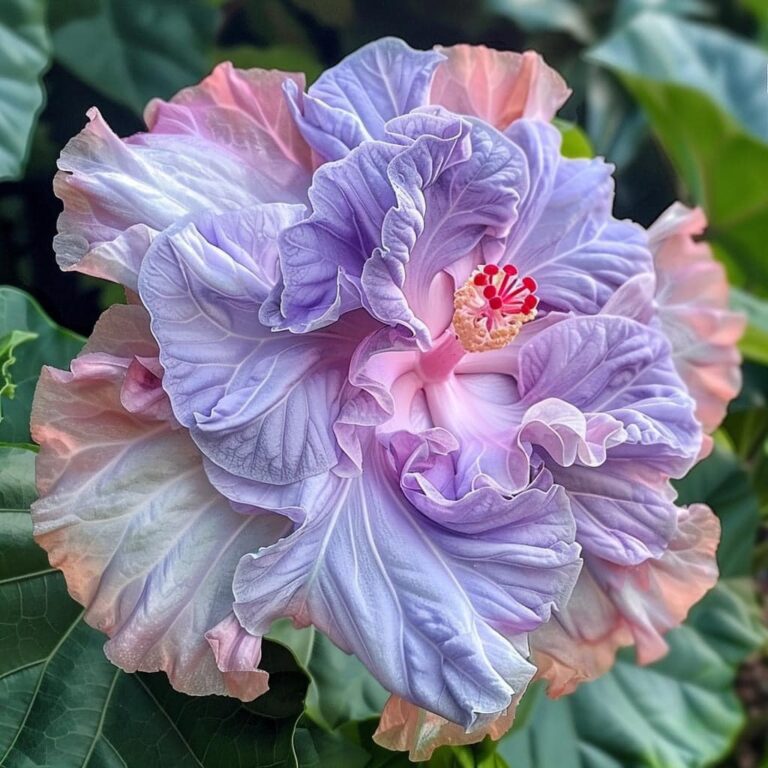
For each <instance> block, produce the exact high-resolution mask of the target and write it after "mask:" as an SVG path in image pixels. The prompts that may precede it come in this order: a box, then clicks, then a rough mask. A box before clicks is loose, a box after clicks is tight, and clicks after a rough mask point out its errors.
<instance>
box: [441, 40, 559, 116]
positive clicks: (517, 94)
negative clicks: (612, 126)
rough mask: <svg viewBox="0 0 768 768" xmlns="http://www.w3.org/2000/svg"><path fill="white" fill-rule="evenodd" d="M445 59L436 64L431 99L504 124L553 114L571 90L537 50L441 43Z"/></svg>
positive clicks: (466, 113) (453, 109) (453, 108)
mask: <svg viewBox="0 0 768 768" xmlns="http://www.w3.org/2000/svg"><path fill="white" fill-rule="evenodd" d="M438 50H439V51H440V53H442V54H444V55H445V56H446V57H447V59H446V61H444V62H441V63H440V64H439V65H438V67H437V69H436V70H435V78H434V80H433V82H432V91H431V93H430V102H431V103H432V104H439V105H440V106H442V107H445V108H446V109H449V110H451V111H452V112H458V113H459V114H464V115H474V116H476V117H480V118H482V119H483V120H486V121H487V122H489V123H491V124H492V125H493V126H495V127H496V128H498V129H499V130H504V129H505V128H507V127H508V126H509V124H510V123H512V122H513V121H514V120H517V119H518V118H521V117H528V118H534V119H538V120H546V121H549V120H551V119H552V118H553V117H554V115H555V113H556V112H557V110H558V109H560V107H561V106H562V105H563V104H564V103H565V101H566V99H567V98H568V96H569V95H570V93H571V91H570V89H569V88H568V86H567V85H566V84H565V81H564V80H563V79H562V77H560V75H558V74H557V72H555V70H554V69H551V68H550V67H548V66H547V65H546V64H545V63H544V59H542V58H541V56H540V55H539V54H538V53H534V52H533V51H526V52H525V53H512V52H510V51H496V50H493V49H492V48H486V47H485V46H484V45H454V46H451V47H449V48H440V47H438Z"/></svg>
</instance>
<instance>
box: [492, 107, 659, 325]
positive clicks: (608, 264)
mask: <svg viewBox="0 0 768 768" xmlns="http://www.w3.org/2000/svg"><path fill="white" fill-rule="evenodd" d="M506 135H507V136H508V137H509V138H510V139H511V140H512V141H513V142H514V143H515V144H517V145H518V146H519V147H520V148H521V149H522V150H523V151H524V152H525V154H526V157H527V162H528V167H529V175H530V178H531V186H530V190H529V192H528V194H527V196H526V197H525V198H524V199H523V200H522V201H521V203H520V206H519V217H518V220H517V222H516V223H515V224H514V226H513V227H512V230H511V232H510V235H509V237H508V239H507V244H506V253H505V254H504V256H503V259H501V261H500V263H507V262H508V263H511V264H514V265H515V266H516V267H517V269H518V270H520V273H521V274H526V275H531V276H532V277H534V278H535V279H536V282H537V284H538V288H537V291H536V295H537V296H538V297H539V299H540V301H541V302H542V304H543V305H544V306H546V307H548V308H553V309H557V310H560V311H563V312H570V311H575V312H578V313H580V314H596V313H597V312H599V311H600V309H601V308H602V307H603V306H604V305H605V304H606V302H607V301H608V300H609V299H610V297H611V296H612V295H613V294H614V292H615V291H616V290H617V288H619V287H620V286H621V285H622V284H623V283H625V282H626V281H627V280H629V279H630V278H632V277H633V276H635V275H638V274H646V273H650V272H651V271H652V262H651V254H650V252H649V250H648V242H647V237H646V233H645V231H644V230H643V229H642V227H640V226H638V225H636V224H633V223H632V222H630V221H620V220H618V219H616V218H614V217H613V215H612V207H613V190H614V184H613V179H612V177H611V172H612V171H613V166H611V165H608V164H606V163H605V162H604V161H603V160H601V159H593V160H583V159H580V160H572V159H568V158H564V157H561V156H560V144H561V141H562V139H561V137H560V133H559V131H557V129H556V128H554V127H553V126H551V125H547V124H544V123H540V122H537V121H533V120H518V121H516V122H514V123H513V124H512V126H511V127H510V128H509V129H508V130H507V131H506Z"/></svg>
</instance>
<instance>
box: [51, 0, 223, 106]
mask: <svg viewBox="0 0 768 768" xmlns="http://www.w3.org/2000/svg"><path fill="white" fill-rule="evenodd" d="M89 5H90V4H89ZM216 18H217V13H216V11H215V9H214V8H212V7H211V6H210V5H209V4H208V3H206V2H203V0H132V2H129V3H127V2H123V0H99V11H98V13H96V14H95V15H94V14H93V12H92V9H91V8H87V9H86V13H85V15H83V16H76V17H74V18H69V19H64V21H63V23H61V24H60V26H59V27H58V28H56V29H55V30H54V32H53V49H54V56H55V58H56V60H57V61H58V62H59V63H61V64H62V65H64V66H65V67H66V68H67V69H69V70H70V71H71V72H73V73H74V74H75V75H76V76H77V77H79V78H80V79H81V80H83V81H84V82H86V83H87V84H88V85H90V86H91V87H92V88H95V89H96V90H98V91H100V92H101V93H103V94H104V95H105V96H107V97H109V98H111V99H113V100H114V101H116V102H118V103H120V104H124V105H126V106H128V107H130V108H132V109H134V110H135V111H136V112H139V113H140V112H141V111H142V110H143V109H144V106H145V105H146V103H147V102H148V101H149V100H150V99H152V98H154V97H160V98H169V97H170V96H172V95H173V94H174V93H176V92H177V91H178V90H179V89H181V88H183V87H185V86H187V85H192V84H193V83H196V82H198V81H199V80H200V79H201V78H202V77H203V76H204V75H205V74H207V72H208V70H209V61H208V52H209V50H210V49H211V48H212V46H213V38H214V33H215V25H216ZM86 51H87V55H84V52H86Z"/></svg>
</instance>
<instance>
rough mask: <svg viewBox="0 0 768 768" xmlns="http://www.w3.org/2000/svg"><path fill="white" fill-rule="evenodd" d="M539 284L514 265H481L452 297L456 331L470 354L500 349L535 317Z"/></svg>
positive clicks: (454, 328)
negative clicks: (523, 275)
mask: <svg viewBox="0 0 768 768" xmlns="http://www.w3.org/2000/svg"><path fill="white" fill-rule="evenodd" d="M535 291H536V281H535V280H534V279H533V278H532V277H522V278H521V277H519V276H518V274H517V269H515V267H513V266H512V265H511V264H507V265H505V266H503V267H499V266H498V265H496V264H481V265H480V266H479V267H477V269H475V271H474V272H473V273H472V274H471V275H470V276H469V279H468V280H467V282H466V283H464V285H462V286H461V288H459V289H458V290H457V291H456V293H454V294H453V308H454V313H453V330H454V332H455V333H456V336H457V337H458V339H459V341H460V342H461V345H462V346H463V347H464V349H466V350H467V352H485V351H487V350H489V349H501V348H502V347H505V346H506V345H507V344H509V342H510V341H512V339H514V338H515V336H517V334H518V333H519V332H520V328H521V327H522V325H523V323H527V322H528V321H529V320H533V318H534V317H536V305H537V304H538V303H539V300H538V298H537V297H536V296H535Z"/></svg>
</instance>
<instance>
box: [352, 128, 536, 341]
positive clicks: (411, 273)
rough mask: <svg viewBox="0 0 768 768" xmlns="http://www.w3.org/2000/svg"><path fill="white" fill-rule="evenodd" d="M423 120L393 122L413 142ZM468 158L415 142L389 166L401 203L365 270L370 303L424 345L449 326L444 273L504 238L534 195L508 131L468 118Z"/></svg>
mask: <svg viewBox="0 0 768 768" xmlns="http://www.w3.org/2000/svg"><path fill="white" fill-rule="evenodd" d="M420 117H421V116H420V115H411V116H409V118H408V123H410V125H409V124H407V123H406V122H405V121H404V120H402V119H401V120H400V121H394V122H395V125H391V126H390V130H393V132H394V129H398V130H399V131H401V132H402V133H403V134H404V135H406V136H408V135H410V137H411V138H413V139H414V140H416V139H418V136H419V134H420V133H423V130H424V127H423V126H422V125H420V124H419V123H420V122H421V121H420V120H419V118H420ZM469 125H471V130H470V131H468V141H466V140H465V141H464V143H465V144H468V145H469V146H468V147H467V148H466V149H465V150H464V151H465V152H466V153H467V154H466V156H461V155H459V156H458V157H456V153H452V154H453V156H452V157H451V158H450V164H449V163H448V162H446V161H445V160H443V159H442V158H441V157H440V154H439V153H440V149H441V145H440V144H438V143H436V142H429V143H427V142H425V141H424V140H423V139H421V140H416V141H415V143H414V145H413V147H412V148H411V149H409V150H406V151H404V152H403V153H402V154H400V155H399V156H398V157H396V158H395V159H394V160H393V161H392V162H391V164H390V168H389V172H388V176H389V178H390V180H391V183H392V187H393V189H394V192H395V196H396V200H397V204H396V205H395V206H393V207H392V208H391V209H390V210H389V211H388V212H387V214H386V216H385V217H384V221H383V224H382V232H381V247H380V248H377V249H376V251H375V252H374V253H373V256H372V258H370V259H369V260H368V261H367V262H366V264H365V268H364V270H363V278H362V289H363V292H364V295H365V302H366V305H367V306H368V307H369V308H370V310H371V311H372V312H373V314H374V315H375V316H376V317H378V318H379V319H380V320H382V322H387V323H390V324H392V323H398V324H401V325H404V326H405V327H407V328H409V329H410V330H411V331H412V332H413V333H414V334H415V335H416V337H417V338H418V339H419V341H420V343H421V345H422V346H423V347H427V346H429V344H430V342H431V340H432V339H434V338H437V337H438V336H439V335H440V334H441V333H442V332H443V331H444V330H445V329H446V328H447V326H448V325H449V323H450V321H451V317H452V315H453V291H454V288H455V286H454V285H453V283H451V282H450V281H449V280H446V281H445V286H444V288H443V290H440V287H439V286H437V288H438V290H437V291H435V290H434V289H435V287H436V286H435V279H436V278H437V276H438V274H439V273H440V272H441V271H442V270H445V269H447V268H448V267H450V266H451V265H452V264H453V263H454V262H455V261H457V260H458V259H460V258H461V257H463V256H466V255H467V254H468V253H470V252H471V251H472V250H473V249H474V248H475V247H477V246H478V245H480V243H481V240H483V238H487V239H496V240H501V239H502V238H504V237H505V236H506V235H507V234H508V233H509V230H510V227H511V226H512V225H513V223H514V221H515V219H516V217H517V204H518V203H519V201H520V199H521V198H522V197H524V196H525V195H526V193H527V191H528V183H529V180H528V175H527V168H526V163H525V157H524V155H523V153H522V152H521V151H520V150H519V149H518V148H517V147H516V146H515V145H514V144H513V143H512V142H511V141H510V140H509V139H507V138H506V137H505V136H504V135H503V134H501V133H499V132H498V131H496V130H495V129H493V128H491V127H490V126H488V125H485V124H484V123H482V122H481V121H478V120H471V121H469Z"/></svg>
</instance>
